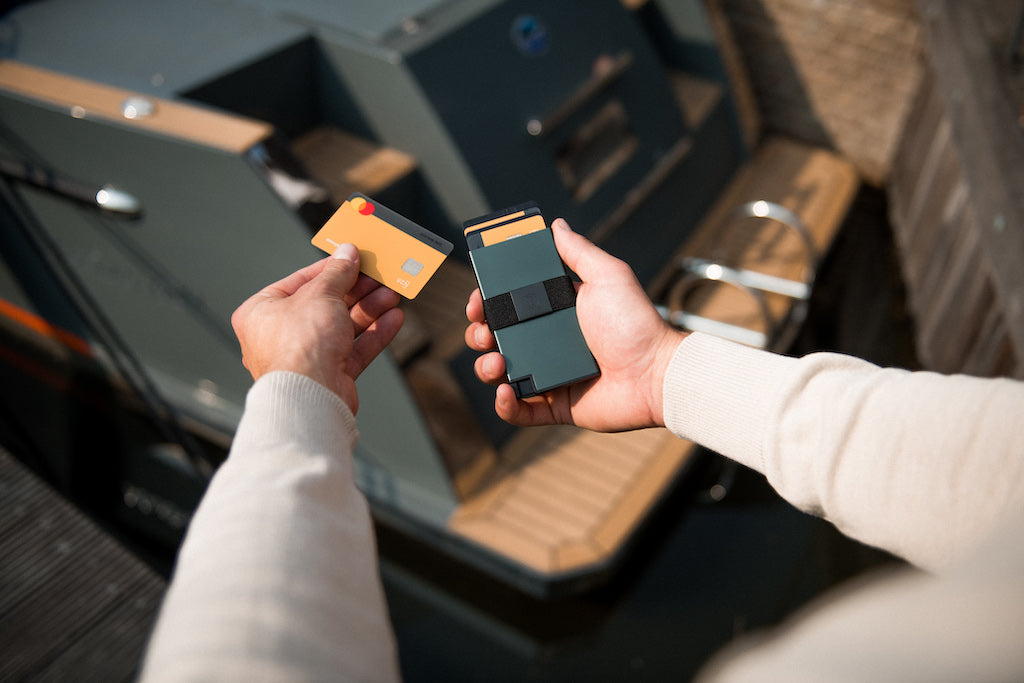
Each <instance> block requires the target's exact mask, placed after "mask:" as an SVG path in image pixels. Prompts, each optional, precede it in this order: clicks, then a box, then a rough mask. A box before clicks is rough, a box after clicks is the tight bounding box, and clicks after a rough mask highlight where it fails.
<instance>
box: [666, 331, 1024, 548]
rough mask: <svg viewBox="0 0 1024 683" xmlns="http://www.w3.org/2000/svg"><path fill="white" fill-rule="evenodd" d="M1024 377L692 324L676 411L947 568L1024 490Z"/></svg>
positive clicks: (674, 397) (713, 439)
mask: <svg viewBox="0 0 1024 683" xmlns="http://www.w3.org/2000/svg"><path fill="white" fill-rule="evenodd" d="M1022 386H1024V385H1021V384H1020V383H1017V382H1013V381H1009V380H979V379H972V378H966V377H943V376H940V375H936V374H933V373H909V372H905V371H899V370H882V369H880V368H877V367H875V366H873V365H871V364H868V363H865V362H863V361H859V360H856V359H853V358H850V357H847V356H840V355H836V354H814V355H811V356H808V357H806V358H803V359H791V358H784V357H781V356H776V355H772V354H767V353H764V352H759V351H755V350H752V349H746V348H743V347H738V346H735V345H732V344H728V343H726V342H721V341H719V340H715V339H712V338H710V337H707V336H703V335H691V337H689V338H688V339H687V340H686V341H684V342H683V343H682V344H680V346H679V349H678V350H677V353H676V355H675V357H674V359H673V361H672V364H671V366H670V370H669V373H668V376H667V377H666V385H665V399H664V400H665V418H666V424H667V426H669V427H670V428H671V429H672V430H673V431H674V432H675V433H677V434H679V435H680V436H684V437H686V438H690V439H693V440H695V441H698V442H699V443H702V444H704V445H706V446H708V447H709V448H712V449H714V450H716V451H718V452H721V453H722V454H724V455H727V456H729V457H731V458H734V459H736V460H737V461H739V462H741V463H743V464H745V465H747V466H749V467H752V468H754V469H756V470H758V471H760V472H762V473H764V474H765V475H766V476H767V477H768V480H769V482H770V483H771V484H772V485H773V486H774V487H775V488H776V490H778V491H779V493H780V494H781V495H782V496H783V497H785V498H786V499H787V500H789V501H790V502H792V503H793V504H794V505H796V506H798V507H800V508H801V509H803V510H806V511H808V512H811V513H814V514H821V515H823V516H825V517H826V518H828V519H829V520H831V521H832V522H833V523H835V524H836V525H837V526H838V527H839V528H840V529H841V530H843V531H844V532H845V533H847V534H849V535H851V536H853V537H855V538H858V539H860V540H862V541H864V542H866V543H870V544H872V545H876V546H879V547H882V548H885V549H887V550H890V551H892V552H894V553H896V554H898V555H901V556H902V557H905V558H907V559H908V560H910V561H911V562H914V563H916V564H919V565H922V566H925V567H939V566H943V565H945V564H946V563H947V562H948V561H949V560H950V559H951V558H953V557H954V556H955V555H957V554H959V553H960V552H962V551H963V550H964V549H966V548H967V547H969V546H970V545H971V544H972V543H973V542H975V541H976V540H977V539H978V538H979V537H980V536H984V535H985V534H987V533H988V532H989V531H990V530H991V529H992V528H993V527H994V526H995V525H997V524H998V522H999V521H1000V520H1001V519H1002V518H1003V517H1004V516H1005V515H1006V514H1007V512H1008V510H1010V509H1011V508H1014V507H1015V506H1019V505H1020V502H1021V501H1022V500H1024V491H1022V486H1024V484H1022V482H1024V476H1022V467H1024V460H1022V459H1021V458H1020V457H1019V446H1018V445H1017V443H1016V434H1015V432H1016V429H1015V425H1019V424H1021V423H1022V418H1024V388H1022Z"/></svg>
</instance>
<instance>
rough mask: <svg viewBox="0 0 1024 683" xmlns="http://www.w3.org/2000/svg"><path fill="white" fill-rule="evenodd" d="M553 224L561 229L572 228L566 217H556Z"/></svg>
mask: <svg viewBox="0 0 1024 683" xmlns="http://www.w3.org/2000/svg"><path fill="white" fill-rule="evenodd" d="M552 225H554V226H555V227H557V228H558V229H559V230H572V228H570V227H569V223H568V221H566V220H565V219H564V218H556V219H555V222H554V223H553V224H552Z"/></svg>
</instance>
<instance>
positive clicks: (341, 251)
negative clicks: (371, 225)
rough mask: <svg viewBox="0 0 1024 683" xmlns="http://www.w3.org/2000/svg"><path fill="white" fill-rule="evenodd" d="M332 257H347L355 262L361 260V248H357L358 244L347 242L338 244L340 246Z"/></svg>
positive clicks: (347, 259) (346, 258)
mask: <svg viewBox="0 0 1024 683" xmlns="http://www.w3.org/2000/svg"><path fill="white" fill-rule="evenodd" d="M331 258H335V259H345V260H346V261H351V262H352V263H355V262H356V261H358V260H359V250H358V249H356V245H354V244H349V243H348V242H345V243H344V244H339V245H338V248H337V249H335V250H334V253H333V254H331Z"/></svg>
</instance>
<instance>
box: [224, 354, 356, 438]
mask: <svg viewBox="0 0 1024 683" xmlns="http://www.w3.org/2000/svg"><path fill="white" fill-rule="evenodd" d="M358 438H359V431H358V429H357V428H356V418H355V416H354V415H353V414H352V411H351V410H350V409H349V407H348V405H347V404H346V403H345V402H344V401H342V400H341V397H339V396H338V395H337V394H335V393H334V392H333V391H331V390H330V389H328V388H327V387H325V386H323V385H322V384H320V383H319V382H316V381H314V380H312V379H310V378H308V377H306V376H305V375H300V374H298V373H294V372H271V373H268V374H266V375H264V376H263V377H260V379H259V380H257V381H256V383H255V384H253V385H252V387H251V388H250V389H249V393H248V394H247V395H246V397H245V411H244V413H243V415H242V420H241V422H240V423H239V425H238V431H237V432H236V434H235V443H234V446H233V448H232V450H233V451H235V450H242V448H240V447H242V446H246V445H247V444H249V443H251V444H254V445H258V446H259V447H261V448H266V447H267V446H269V445H272V444H279V443H282V442H284V443H289V444H293V445H295V444H300V445H303V446H305V447H306V450H307V452H328V453H329V452H337V451H338V447H339V446H345V447H347V449H346V450H347V451H348V452H351V450H352V449H353V448H354V447H355V444H356V441H357V440H358ZM339 441H341V443H339Z"/></svg>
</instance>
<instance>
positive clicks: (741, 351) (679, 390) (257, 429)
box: [143, 334, 1024, 681]
mask: <svg viewBox="0 0 1024 683" xmlns="http://www.w3.org/2000/svg"><path fill="white" fill-rule="evenodd" d="M664 397H665V420H666V425H667V426H668V427H669V428H670V429H671V430H672V431H673V432H675V433H676V434H678V435H679V436H682V437H686V438H690V439H693V440H696V441H698V442H700V443H703V444H704V445H706V446H708V447H710V448H712V449H714V450H717V451H719V452H721V453H723V454H725V455H728V456H730V457H732V458H734V459H736V460H738V461H739V462H741V463H743V464H745V465H748V466H750V467H752V468H754V469H756V470H758V471H760V472H763V473H764V474H765V475H766V476H767V477H768V480H769V481H770V482H771V483H772V485H773V486H775V488H776V489H777V490H778V491H779V493H780V494H781V495H782V496H784V497H785V498H786V499H787V500H789V501H790V502H791V503H793V504H794V505H796V506H797V507H799V508H801V509H803V510H806V511H808V512H811V513H814V514H819V515H823V516H825V517H826V518H828V519H829V520H831V521H832V522H833V523H835V524H836V525H837V526H838V527H839V528H840V529H841V530H843V531H844V532H845V533H847V534H849V535H851V536H853V537H855V538H858V539H860V540H862V541H864V542H866V543H869V544H873V545H876V546H879V547H881V548H885V549H887V550H889V551H891V552H893V553H895V554H897V555H900V556H902V557H904V558H906V559H907V560H909V561H910V562H912V563H913V564H915V565H918V566H919V567H922V568H924V569H925V570H927V571H919V570H912V571H911V570H907V571H903V572H899V573H897V574H894V575H889V576H886V577H880V578H877V579H875V580H873V581H871V582H869V583H864V584H863V585H860V586H859V587H858V588H857V589H856V590H846V591H844V592H843V593H842V594H841V595H838V596H833V597H829V598H826V599H825V600H823V601H821V603H820V604H818V605H816V606H812V607H811V608H808V609H807V610H804V611H803V612H802V613H801V614H799V615H797V616H795V617H794V618H793V619H792V620H791V623H789V624H787V625H786V626H784V627H783V628H782V629H780V630H778V631H777V632H776V633H774V634H773V635H772V636H771V637H765V638H759V639H757V640H753V639H748V640H747V641H744V642H742V643H739V644H737V645H735V646H733V647H732V648H730V649H729V650H728V651H727V652H725V653H723V654H722V655H721V656H719V657H718V658H716V659H715V660H714V661H713V662H712V663H711V664H710V665H709V666H708V668H707V670H706V671H705V672H704V676H705V677H706V678H708V679H712V680H729V681H733V680H736V681H740V680H758V681H765V680H785V681H800V680H806V681H822V680H828V681H835V680H874V681H877V680H908V679H911V680H928V681H942V680H949V681H965V680H971V681H978V680H1007V681H1010V680H1024V457H1022V456H1024V446H1022V445H1021V444H1020V442H1019V439H1018V435H1020V434H1024V384H1021V383H1017V382H1013V381H1009V380H978V379H971V378H965V377H942V376H939V375H934V374H929V373H908V372H904V371H897V370H881V369H879V368H876V367H874V366H872V365H870V364H867V363H864V362H862V361H858V360H856V359H852V358H848V357H845V356H839V355H835V354H815V355H811V356H808V357H806V358H803V359H789V358H784V357H780V356H775V355H771V354H767V353H764V352H760V351H755V350H751V349H747V348H744V347H740V346H736V345H733V344H729V343H727V342H723V341H720V340H717V339H714V338H711V337H708V336H704V335H699V334H694V335H690V336H689V337H688V338H687V339H686V340H685V341H684V342H682V343H681V344H680V346H679V348H678V350H677V352H676V355H675V358H674V359H673V361H672V364H671V367H670V369H669V372H668V375H667V377H666V380H665V389H664ZM355 439H356V428H355V420H354V418H353V417H352V414H351V413H350V411H349V410H348V409H347V407H346V406H345V405H344V404H343V403H342V402H341V400H340V399H338V397H336V396H335V395H334V394H332V393H330V392H329V391H327V390H326V389H324V388H323V387H321V386H320V385H318V384H316V383H315V382H312V381H311V380H308V379H306V378H304V377H301V376H298V375H292V374H288V373H274V374H271V375H268V376H266V377H264V378H262V379H261V380H260V381H258V382H257V383H256V384H255V385H254V386H253V388H252V389H251V390H250V392H249V396H248V398H247V401H246V410H245V415H244V417H243V419H242V423H241V424H240V425H239V429H238V434H237V436H236V438H235V442H234V445H233V447H232V450H231V454H230V456H229V458H228V461H227V462H226V463H225V465H224V466H223V467H221V469H220V471H219V472H218V473H217V475H216V477H214V480H213V482H212V484H211V486H210V489H209V491H208V492H207V494H206V496H205V497H204V499H203V501H202V503H201V505H200V507H199V510H198V511H197V512H196V515H195V517H194V519H193V521H192V524H191V527H190V529H189V532H188V535H187V538H186V541H185V543H184V545H183V546H182V549H181V552H180V555H179V559H178V564H177V568H176V571H175V576H174V578H173V581H172V582H171V585H170V588H169V590H168V593H167V596H166V598H165V602H164V606H163V608H162V611H161V615H160V618H159V620H158V623H157V626H156V629H155V631H154V633H153V636H152V638H151V641H150V646H149V650H148V653H147V656H146V660H145V668H144V671H143V679H144V680H150V681H160V680H174V681H179V680H245V681H259V680H267V681H289V680H302V681H310V680H358V681H369V680H395V679H397V678H398V677H399V670H398V664H397V655H396V648H395V641H394V636H393V633H392V631H391V627H390V623H389V620H388V616H387V610H386V606H385V603H384V598H383V591H382V589H381V584H380V578H379V574H378V572H377V564H376V549H375V547H374V541H373V534H372V529H371V525H370V518H369V514H368V511H367V506H366V502H365V500H364V499H363V497H362V495H361V494H360V493H359V492H358V491H357V490H356V488H355V485H354V483H353V476H352V462H351V452H352V446H353V444H354V442H355ZM750 570H751V571H757V559H756V558H750Z"/></svg>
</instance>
